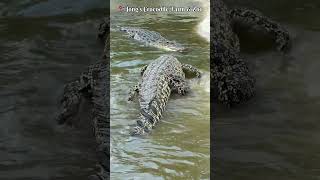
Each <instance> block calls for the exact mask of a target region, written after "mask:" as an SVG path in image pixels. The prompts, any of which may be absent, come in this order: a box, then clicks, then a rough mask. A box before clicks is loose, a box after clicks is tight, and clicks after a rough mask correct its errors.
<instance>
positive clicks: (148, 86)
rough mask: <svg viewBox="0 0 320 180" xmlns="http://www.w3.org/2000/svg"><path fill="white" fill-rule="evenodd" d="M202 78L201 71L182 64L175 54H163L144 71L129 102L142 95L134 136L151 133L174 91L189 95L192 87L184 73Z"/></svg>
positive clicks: (132, 133) (144, 68) (133, 131)
mask: <svg viewBox="0 0 320 180" xmlns="http://www.w3.org/2000/svg"><path fill="white" fill-rule="evenodd" d="M186 70H187V71H190V72H193V73H195V74H196V76H197V77H200V72H199V71H198V70H197V69H196V68H194V67H193V66H191V65H187V64H181V63H180V62H179V61H178V60H177V59H176V58H175V57H174V56H172V55H162V56H160V57H159V58H158V59H156V60H155V61H153V62H152V63H150V64H149V65H148V66H144V67H143V68H142V72H141V74H142V79H141V82H140V83H139V84H138V85H136V86H134V88H133V89H132V90H131V91H130V94H129V100H132V99H133V96H135V95H136V94H139V104H140V119H139V120H138V121H137V126H135V127H134V129H133V130H132V132H131V135H144V134H147V133H149V132H150V131H151V130H152V129H153V128H154V127H155V126H156V124H157V123H158V122H159V121H160V118H161V116H162V113H163V111H164V110H165V107H166V105H167V103H168V100H169V97H170V94H171V92H176V93H178V94H181V95H185V94H186V93H187V92H188V91H189V87H188V85H187V82H186V80H185V73H184V71H186Z"/></svg>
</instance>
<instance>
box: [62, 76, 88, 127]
mask: <svg viewBox="0 0 320 180" xmlns="http://www.w3.org/2000/svg"><path fill="white" fill-rule="evenodd" d="M89 76H90V72H89V71H86V72H84V73H82V74H81V76H80V78H79V79H78V80H75V81H72V82H70V83H68V84H67V85H65V87H64V92H63V96H62V99H61V101H60V103H61V106H62V108H61V112H60V113H59V115H58V117H57V121H58V123H59V124H63V123H72V121H71V120H72V119H73V118H74V117H75V115H76V114H77V113H78V110H79V106H80V103H81V97H84V94H88V93H89V88H88V87H89V86H90V79H89Z"/></svg>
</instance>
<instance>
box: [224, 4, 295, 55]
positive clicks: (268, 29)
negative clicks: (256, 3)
mask: <svg viewBox="0 0 320 180" xmlns="http://www.w3.org/2000/svg"><path fill="white" fill-rule="evenodd" d="M229 15H230V18H231V20H232V23H233V24H240V25H245V26H246V27H248V28H251V29H253V30H257V31H259V32H261V31H262V32H264V33H266V34H268V35H270V36H271V37H272V39H273V40H274V41H275V44H276V47H277V49H278V50H279V51H286V50H287V49H288V48H289V46H290V35H289V32H288V31H287V30H286V29H284V28H283V27H282V26H280V24H278V23H277V22H275V21H273V20H271V19H269V18H267V17H266V16H264V15H262V14H261V13H260V12H258V11H253V10H247V9H233V10H231V11H230V12H229Z"/></svg>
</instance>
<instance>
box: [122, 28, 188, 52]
mask: <svg viewBox="0 0 320 180" xmlns="http://www.w3.org/2000/svg"><path fill="white" fill-rule="evenodd" d="M120 31H123V32H126V33H127V34H128V35H129V37H130V38H133V39H135V40H137V41H139V42H141V43H144V44H145V45H146V46H153V47H157V48H160V49H165V50H168V51H180V52H181V51H184V50H185V48H184V47H183V46H182V45H181V44H179V43H177V42H175V41H170V40H168V39H166V38H164V37H163V36H162V35H161V34H160V33H158V32H155V31H150V30H147V29H140V28H135V27H120Z"/></svg>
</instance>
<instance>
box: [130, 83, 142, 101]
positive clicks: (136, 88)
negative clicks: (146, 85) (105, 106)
mask: <svg viewBox="0 0 320 180" xmlns="http://www.w3.org/2000/svg"><path fill="white" fill-rule="evenodd" d="M139 87H140V83H138V84H136V85H134V86H133V87H132V88H130V90H129V96H128V101H132V100H133V98H134V97H135V96H136V95H138V94H139Z"/></svg>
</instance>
